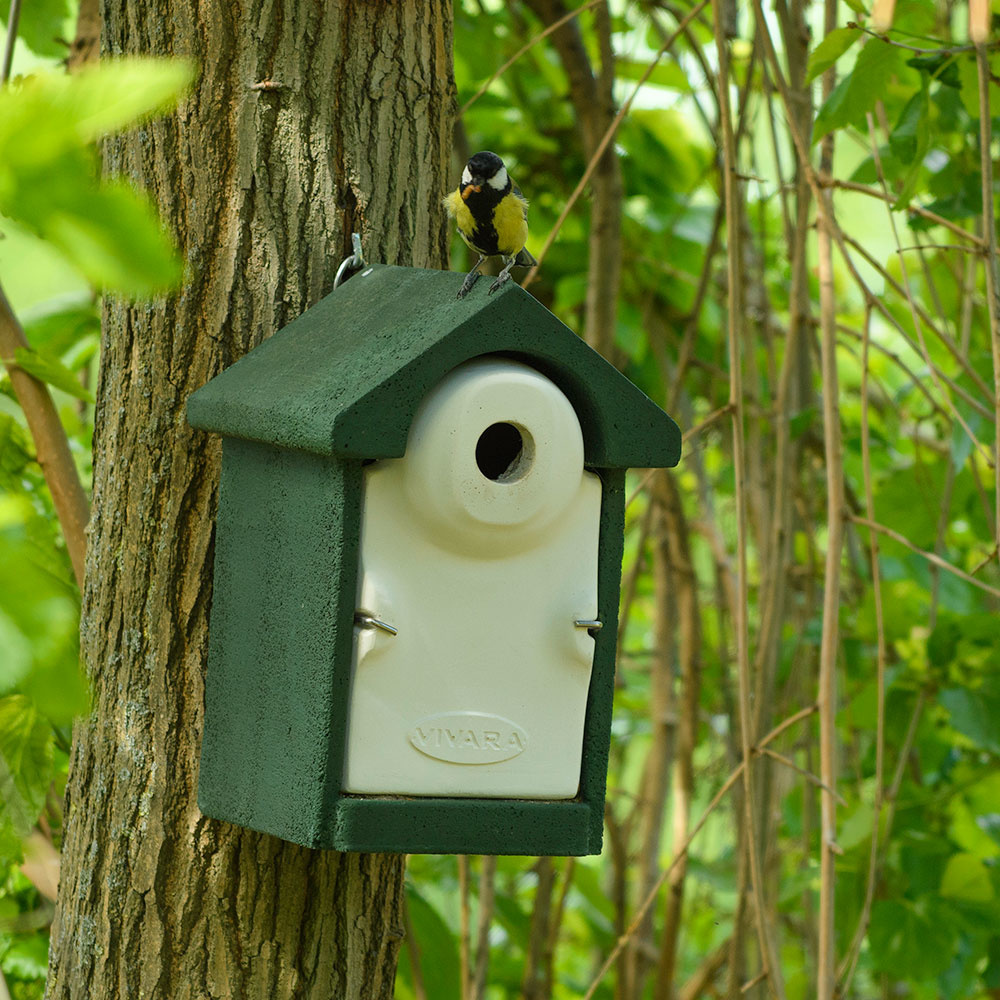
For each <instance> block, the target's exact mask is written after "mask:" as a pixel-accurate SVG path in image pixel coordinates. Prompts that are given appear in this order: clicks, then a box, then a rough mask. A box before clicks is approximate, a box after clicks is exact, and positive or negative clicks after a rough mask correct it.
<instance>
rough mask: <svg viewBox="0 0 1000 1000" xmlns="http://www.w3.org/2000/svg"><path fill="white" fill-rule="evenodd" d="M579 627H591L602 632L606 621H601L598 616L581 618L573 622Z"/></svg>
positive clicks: (591, 629) (594, 630) (592, 629)
mask: <svg viewBox="0 0 1000 1000" xmlns="http://www.w3.org/2000/svg"><path fill="white" fill-rule="evenodd" d="M573 624H574V625H575V626H576V627H577V628H585V629H590V631H591V632H600V631H601V629H602V628H604V622H599V621H598V620H597V619H596V618H592V619H581V620H579V621H575V622H573Z"/></svg>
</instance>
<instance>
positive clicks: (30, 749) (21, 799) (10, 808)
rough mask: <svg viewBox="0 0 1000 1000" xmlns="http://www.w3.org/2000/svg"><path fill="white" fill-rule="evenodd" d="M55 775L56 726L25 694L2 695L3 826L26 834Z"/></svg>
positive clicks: (0, 766)
mask: <svg viewBox="0 0 1000 1000" xmlns="http://www.w3.org/2000/svg"><path fill="white" fill-rule="evenodd" d="M53 774H54V768H53V750H52V726H51V725H50V724H49V723H48V722H47V721H46V720H45V719H43V718H41V717H40V716H39V714H38V710H37V709H36V708H35V707H34V705H32V704H31V702H30V701H29V700H28V699H27V698H25V697H24V696H23V695H19V694H15V695H9V696H8V697H6V698H0V827H3V828H5V830H6V831H7V832H10V831H13V832H14V833H15V834H17V835H19V836H22V837H23V836H25V835H26V834H27V833H28V832H29V831H30V830H31V828H32V827H33V826H34V825H35V821H36V820H37V819H38V816H39V814H40V813H41V811H42V807H43V806H44V804H45V797H46V795H47V794H48V790H49V785H50V784H51V782H52V777H53ZM2 860H4V859H0V861H2Z"/></svg>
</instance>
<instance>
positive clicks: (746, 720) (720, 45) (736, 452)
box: [712, 4, 784, 1000]
mask: <svg viewBox="0 0 1000 1000" xmlns="http://www.w3.org/2000/svg"><path fill="white" fill-rule="evenodd" d="M712 20H713V26H714V32H715V47H716V52H717V56H718V63H719V69H718V75H717V81H718V87H717V91H718V97H717V99H718V105H719V124H720V127H721V131H722V167H723V178H722V179H723V191H724V203H725V209H726V217H727V218H728V219H729V220H730V225H729V228H728V231H727V240H726V243H727V253H726V261H727V285H728V290H729V302H728V307H729V308H728V337H727V340H728V354H729V405H730V407H731V408H732V410H731V412H732V434H733V478H734V484H733V492H734V495H735V501H736V548H737V552H736V559H737V576H736V578H737V588H738V595H737V600H736V621H735V627H736V665H737V673H738V677H739V705H740V711H739V717H740V737H741V742H742V747H743V816H744V824H745V831H746V851H747V857H748V861H749V871H750V884H751V890H752V893H753V900H754V909H755V912H756V920H755V921H754V923H755V926H756V929H757V935H758V941H759V945H760V955H761V964H762V966H763V969H764V971H765V972H766V973H767V976H768V981H769V983H770V986H771V989H772V991H773V992H774V995H775V996H777V997H778V998H779V1000H783V998H784V985H783V983H782V979H781V969H780V967H779V963H778V961H777V950H776V948H775V946H774V942H773V941H772V938H771V927H770V922H769V921H768V920H767V919H766V913H767V908H766V905H765V900H764V885H763V879H762V875H761V871H760V845H759V844H758V843H757V838H756V836H755V832H754V831H755V815H754V787H753V784H754V783H753V770H752V766H751V762H752V748H753V743H754V739H753V732H752V726H753V710H752V707H751V700H750V697H751V696H750V691H751V684H750V646H749V643H750V632H749V621H748V618H747V611H748V608H749V606H750V597H749V583H748V577H747V547H748V545H749V539H748V538H747V497H746V468H747V465H746V445H745V441H744V432H743V428H744V414H743V403H744V393H743V354H742V349H741V345H742V343H743V339H744V338H743V329H742V324H743V302H742V295H741V292H742V284H741V281H740V269H741V267H742V263H743V262H742V254H741V245H740V244H741V240H740V226H739V224H738V222H736V220H738V219H739V217H740V210H739V204H738V199H739V189H738V187H737V178H736V171H737V155H736V145H735V135H734V133H733V122H732V112H731V109H730V104H729V86H730V81H729V43H728V41H727V40H726V37H725V33H724V30H723V24H722V19H721V10H720V7H719V5H718V4H713V5H712Z"/></svg>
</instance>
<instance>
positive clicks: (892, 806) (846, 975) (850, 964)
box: [839, 690, 925, 997]
mask: <svg viewBox="0 0 1000 1000" xmlns="http://www.w3.org/2000/svg"><path fill="white" fill-rule="evenodd" d="M924 701H925V695H924V692H923V690H921V691H920V693H919V694H918V695H917V701H916V704H914V706H913V712H912V714H911V715H910V722H909V725H908V726H907V727H906V735H905V736H904V737H903V745H902V747H901V748H900V751H899V759H898V760H897V761H896V770H895V772H894V774H893V777H892V784H890V786H889V789H888V791H887V792H886V793H885V800H884V801H885V806H886V815H885V823H884V827H885V829H884V831H883V839H884V840H885V841H888V840H889V834H890V832H891V831H892V824H893V820H894V819H895V815H896V799H897V798H898V796H899V789H900V787H901V786H902V784H903V775H904V774H905V772H906V764H907V761H908V760H909V757H910V752H911V751H912V749H913V741H914V740H915V739H916V736H917V724H918V723H919V722H920V715H921V713H922V711H923V708H924ZM880 823H882V817H881V815H880V814H879V813H878V812H876V813H875V814H874V817H873V824H874V830H877V829H878V827H879V824H880ZM874 830H873V833H872V837H873V839H874V837H875V832H874ZM876 870H877V869H876ZM874 877H875V873H874V872H871V873H869V879H874ZM869 914H870V907H866V908H865V909H864V910H863V911H862V914H861V918H860V920H859V922H858V928H857V930H856V931H855V934H854V939H853V940H852V941H851V946H850V948H849V949H848V951H847V954H846V955H845V956H844V961H843V962H842V963H841V966H840V970H839V975H840V978H841V980H842V983H841V986H840V996H842V997H846V996H849V995H850V989H851V980H852V979H853V978H854V971H855V969H856V968H857V963H858V957H859V956H860V954H861V944H862V942H863V941H864V939H865V934H866V933H867V930H868V916H869Z"/></svg>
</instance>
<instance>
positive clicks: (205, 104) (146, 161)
mask: <svg viewBox="0 0 1000 1000" xmlns="http://www.w3.org/2000/svg"><path fill="white" fill-rule="evenodd" d="M103 14H104V50H105V52H106V53H107V54H109V55H119V54H135V53H143V54H158V55H159V54H164V55H166V54H171V55H173V54H176V55H184V56H188V57H191V58H193V59H195V60H196V61H197V63H198V65H199V67H200V76H199V79H198V81H197V83H196V84H195V86H194V88H193V90H192V92H191V93H190V94H189V95H188V97H187V99H186V100H185V101H184V102H183V104H182V106H181V107H180V109H179V110H178V111H177V112H176V113H175V114H173V115H171V116H168V117H167V118H165V119H161V120H158V121H155V122H151V123H148V124H146V125H143V126H142V127H141V128H139V129H137V130H136V131H135V132H133V133H131V134H129V135H127V136H123V137H118V138H115V139H114V140H111V141H109V142H108V144H107V146H106V149H105V159H106V166H107V167H108V169H109V170H110V172H112V173H115V174H123V175H125V176H128V177H130V178H133V179H134V180H136V181H137V182H138V183H139V184H140V185H141V186H143V187H145V188H147V189H148V190H149V191H150V192H151V194H152V196H153V198H154V200H155V201H156V202H157V204H158V205H159V208H160V210H161V212H162V213H163V215H164V218H165V219H166V220H167V224H168V225H169V227H170V228H171V229H172V230H173V232H174V233H175V235H176V237H177V239H178V242H179V245H180V247H181V250H182V253H183V255H184V257H185V261H186V266H187V271H186V278H185V285H184V286H183V288H182V289H181V290H180V291H179V292H178V293H176V294H173V295H171V296H170V297H168V298H166V299H165V300H162V301H159V302H157V303H155V304H151V305H130V304H128V303H125V302H121V301H109V302H107V304H106V306H105V316H104V338H103V340H104V343H103V354H102V360H101V377H100V385H99V389H98V404H97V430H96V435H95V441H94V497H93V518H92V521H91V528H90V540H89V549H88V553H87V572H86V584H85V590H84V609H83V625H82V639H83V651H84V656H85V658H86V662H87V666H88V670H89V672H90V676H91V678H92V683H93V711H92V714H91V716H90V718H88V719H86V720H81V721H80V722H79V723H78V725H77V726H76V731H75V733H74V743H73V751H72V756H71V762H70V777H69V784H68V788H67V793H66V800H67V801H66V817H67V825H66V831H65V840H64V847H63V875H62V883H61V885H60V897H59V906H58V913H57V917H56V921H55V924H54V926H53V932H52V944H51V967H50V975H49V984H48V993H47V995H48V997H49V998H51V1000H57V998H79V1000H84V998H88V1000H89V998H100V1000H110V998H116V997H120V998H128V1000H135V998H138V997H149V998H154V1000H155V998H170V1000H185V998H192V1000H193V998H199V1000H202V998H208V997H225V998H235V997H238V998H241V1000H243V998H245V1000H258V998H260V1000H263V998H267V1000H271V998H275V1000H284V998H290V997H296V998H306V1000H310V998H320V997H322V998H323V1000H329V998H331V997H335V998H338V1000H340V998H346V997H359V998H360V997H364V998H365V1000H377V998H383V997H385V998H387V997H390V996H391V995H392V987H393V980H394V976H395V963H396V955H397V952H398V949H399V945H400V941H401V938H402V934H403V931H402V927H403V920H402V915H401V890H402V871H403V865H402V860H401V858H400V857H398V856H391V855H387V856H379V855H341V854H336V853H333V852H322V851H310V850H306V849H304V848H301V847H297V846H295V845H292V844H289V843H286V842H284V841H280V840H277V839H276V838H274V837H270V836H266V835H263V834H259V833H254V832H251V831H248V830H244V829H241V828H239V827H235V826H231V825H228V824H225V823H219V822H216V821H214V820H210V819H207V818H205V817H204V816H202V815H201V813H200V812H199V811H198V808H197V804H196V799H195V796H196V785H197V775H198V749H199V742H200V734H201V729H202V705H203V678H204V669H205V652H206V648H207V635H208V612H209V606H210V603H211V568H212V552H213V534H212V525H213V518H214V513H215V506H216V498H217V484H218V474H219V457H220V449H219V443H218V441H217V440H216V439H214V438H212V437H210V436H209V435H206V434H203V433H199V432H195V431H193V430H191V428H189V427H188V425H187V422H186V420H185V415H184V406H185V403H186V401H187V398H188V396H189V395H190V393H191V392H192V391H193V390H195V389H196V388H198V387H199V386H201V385H203V384H204V383H205V382H206V381H207V380H208V379H209V378H211V377H212V376H213V375H215V374H216V373H217V372H219V371H220V370H221V369H222V368H224V367H226V366H227V365H229V364H231V363H232V362H233V361H235V360H236V359H237V358H238V357H239V356H241V355H242V354H243V353H245V352H246V351H247V350H248V349H249V348H251V347H253V346H254V345H256V344H258V343H260V341H261V340H263V339H264V338H265V337H267V336H269V335H270V334H271V333H273V332H274V331H275V330H277V329H279V328H280V327H282V326H283V325H285V324H286V323H288V322H289V321H290V320H291V319H293V318H294V317H295V316H296V315H298V314H299V313H300V312H302V311H303V310H304V309H306V308H308V307H309V306H310V305H312V304H313V303H315V302H316V301H317V300H318V299H319V298H321V297H322V296H323V295H324V294H326V293H327V292H329V291H330V290H331V287H332V283H333V276H334V273H335V271H336V268H337V265H338V264H339V262H340V261H341V259H342V258H343V257H344V256H345V255H346V254H347V253H348V252H349V250H348V248H349V246H350V233H351V231H352V230H356V231H360V233H361V235H362V240H363V244H364V250H365V254H366V257H367V259H369V260H372V261H384V262H387V263H401V264H413V265H417V266H430V267H440V266H443V265H444V264H445V261H446V253H447V239H446V232H445V228H444V223H443V219H442V213H441V211H440V208H439V205H440V198H441V195H442V194H443V193H444V192H445V191H446V190H447V188H448V186H449V184H448V178H447V176H446V171H447V167H448V154H449V147H450V140H451V135H452V123H453V119H454V94H453V82H452V70H451V18H452V12H451V4H450V2H448V0H430V2H426V0H401V2H397V3H394V4H369V3H366V2H364V0H342V2H340V3H337V4H314V3H306V2H303V0H275V2H274V3H271V4H266V5H264V6H262V7H256V8H255V7H253V6H252V5H251V6H250V7H244V6H241V5H237V4H235V3H233V2H232V0H216V2H215V3H212V4H208V5H206V4H197V3H194V2H192V0H174V2H173V3H168V2H167V0H152V2H150V0H146V2H140V0H104V11H103Z"/></svg>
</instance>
